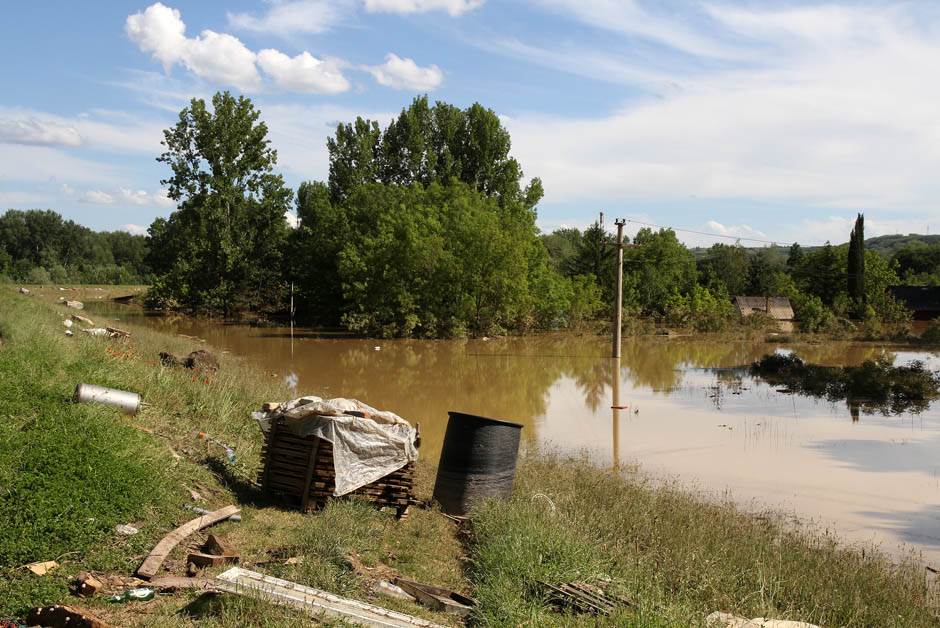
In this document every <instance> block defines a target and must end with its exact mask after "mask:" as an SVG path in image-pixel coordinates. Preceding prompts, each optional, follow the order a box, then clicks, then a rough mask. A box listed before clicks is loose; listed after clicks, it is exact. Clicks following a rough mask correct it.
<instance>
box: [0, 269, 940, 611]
mask: <svg viewBox="0 0 940 628" xmlns="http://www.w3.org/2000/svg"><path fill="white" fill-rule="evenodd" d="M66 313H67V311H66V310H65V308H63V307H61V306H54V305H50V304H48V303H45V302H41V300H40V298H26V297H21V296H20V295H17V294H14V293H13V292H12V291H11V290H10V289H9V288H3V289H2V290H0V334H2V338H3V340H2V342H3V344H2V347H0V461H2V463H0V521H2V522H3V525H2V526H0V616H3V615H5V614H13V613H20V612H22V610H23V609H24V608H26V607H28V606H29V605H31V604H36V603H40V602H51V601H55V600H60V599H65V598H66V597H67V593H66V583H67V579H68V576H70V575H73V574H74V573H75V572H77V571H78V570H80V569H92V570H98V571H102V572H105V573H117V574H125V575H126V574H130V573H132V572H133V570H134V569H136V567H137V566H138V564H139V561H140V557H141V556H142V555H144V554H146V552H147V551H148V550H149V548H150V547H151V546H152V544H153V543H155V542H156V540H158V539H159V538H160V537H161V536H162V535H163V534H165V533H166V532H167V531H168V530H169V529H171V528H172V527H173V526H174V525H177V524H179V523H181V522H182V521H184V520H186V519H187V518H188V515H189V513H187V512H185V511H183V510H182V509H181V505H182V504H183V503H184V502H185V501H187V500H188V499H189V489H196V490H198V491H199V492H201V493H202V494H203V495H204V496H205V497H206V498H207V500H208V504H204V505H206V506H207V507H220V506H222V505H226V504H228V503H232V502H237V503H240V504H241V505H242V507H243V509H244V521H243V522H242V523H225V524H222V525H220V526H217V527H216V528H215V529H214V530H213V531H214V532H216V533H219V534H222V535H223V536H224V537H226V538H228V539H229V540H230V541H231V542H232V543H233V544H234V545H235V546H236V547H237V548H238V549H239V551H240V552H241V554H242V557H243V561H244V562H245V563H247V564H250V563H251V562H253V561H256V560H264V559H266V558H268V556H267V554H266V553H265V552H266V550H269V549H273V548H278V549H282V550H284V551H285V552H287V554H289V555H300V556H304V558H305V560H304V562H303V563H302V564H299V565H290V566H287V565H274V564H271V565H265V566H262V567H258V569H259V570H261V571H265V572H267V573H270V574H272V575H276V576H280V577H285V578H288V579H291V580H295V581H299V582H303V583H305V584H309V585H312V586H318V587H321V588H325V589H328V590H330V591H334V592H336V593H339V594H343V595H349V596H351V597H357V598H360V599H370V598H369V593H368V591H367V590H366V588H365V584H364V583H363V581H362V580H361V579H360V578H359V577H358V576H357V575H356V574H355V572H353V571H352V570H351V569H350V568H349V567H348V566H347V565H346V563H345V560H344V557H345V556H346V555H347V554H348V553H349V552H350V551H355V552H357V553H359V554H360V555H361V556H362V558H363V560H364V561H365V562H366V563H376V562H382V563H385V564H388V565H390V566H392V567H395V568H396V569H399V570H400V571H402V572H404V573H405V574H406V575H410V576H412V577H414V578H416V579H418V580H423V581H426V582H434V583H438V584H441V585H445V586H451V587H453V588H458V589H462V590H465V591H472V592H473V594H474V595H475V596H476V597H477V598H478V599H479V600H480V602H481V607H480V614H479V620H480V623H482V624H486V625H516V624H520V623H525V622H529V623H530V624H532V625H546V624H563V625H570V624H579V623H584V624H587V625H594V622H593V620H592V619H589V618H576V617H568V616H560V615H558V614H555V613H553V612H552V611H550V610H549V608H548V607H546V605H545V604H544V600H542V598H541V596H540V594H539V592H538V591H537V590H536V589H535V588H534V587H533V586H532V585H531V583H532V582H533V581H534V580H535V579H542V580H548V581H555V582H557V581H563V580H573V579H588V580H589V579H592V578H595V577H604V578H609V579H611V581H612V586H613V587H614V588H616V589H618V590H620V591H621V592H623V593H625V594H627V595H628V596H629V597H631V598H632V599H634V600H635V601H636V608H635V609H627V610H624V611H623V613H622V614H621V615H620V616H618V617H615V618H611V621H610V623H612V624H619V625H625V624H635V625H656V626H660V625H675V626H685V625H689V624H695V623H697V622H700V621H701V618H702V617H704V616H705V615H706V614H708V613H709V612H711V611H713V610H731V611H735V612H738V613H741V614H746V615H750V616H757V615H767V616H774V617H787V618H791V619H804V620H809V621H814V622H817V623H821V624H823V625H829V626H836V625H846V626H849V625H851V626H872V625H885V626H887V625H903V626H918V625H937V624H938V619H937V618H938V606H937V599H936V590H935V589H934V588H933V587H932V586H931V587H928V586H927V585H926V583H925V580H924V572H923V567H922V566H920V565H917V564H916V563H910V564H906V565H902V566H900V567H898V566H893V565H892V564H891V563H890V562H888V561H886V560H885V559H883V558H882V557H880V556H879V555H878V554H877V553H872V552H870V551H869V552H866V553H865V554H864V555H863V554H862V553H861V552H857V551H847V550H842V549H840V548H839V546H838V544H837V543H836V541H835V540H834V539H833V538H831V537H828V536H823V537H817V536H811V535H808V534H800V533H794V532H788V531H786V530H785V529H784V528H783V527H782V526H781V525H780V524H778V523H776V520H775V518H773V517H760V518H755V517H753V516H748V515H744V514H742V513H740V512H738V511H737V510H736V509H735V508H733V507H732V506H730V505H727V504H710V503H706V502H703V501H702V500H700V499H698V498H696V497H694V496H690V495H688V494H686V493H683V492H681V491H675V490H672V489H669V488H661V487H660V488H652V487H651V486H649V485H647V484H646V483H645V482H644V481H643V480H642V479H641V478H638V477H633V476H629V477H627V479H626V481H624V478H623V477H621V476H615V475H611V474H609V473H606V472H604V471H600V470H597V469H594V468H592V467H590V466H589V465H587V464H586V463H582V462H579V461H573V460H555V459H552V458H551V457H532V458H530V459H527V460H525V461H524V462H523V463H522V465H521V466H520V472H519V473H520V475H519V481H518V484H517V490H516V495H515V497H514V498H513V499H512V500H511V501H509V502H507V503H494V504H490V505H488V506H486V507H484V508H483V509H481V511H480V512H479V513H478V514H477V516H476V517H475V519H474V522H473V525H472V534H471V535H470V536H469V537H468V538H465V537H458V535H457V534H456V532H457V531H456V530H455V529H454V528H453V526H452V525H451V524H450V523H449V522H448V521H447V520H446V519H445V518H444V517H442V516H441V515H439V514H437V513H436V512H433V511H422V510H415V511H414V513H413V515H412V517H411V518H410V519H409V520H407V521H406V522H403V523H397V522H395V521H394V519H393V518H391V517H390V516H389V515H388V514H386V513H379V512H376V511H374V510H373V509H371V508H369V507H367V506H363V505H360V504H355V503H347V502H337V503H333V504H331V505H330V506H329V507H328V508H327V509H326V510H325V511H324V512H323V513H321V514H319V515H315V516H313V515H308V516H304V515H300V514H298V513H294V512H289V511H284V510H281V509H277V508H274V507H270V506H267V505H265V504H264V503H263V501H262V500H260V498H259V496H258V495H257V493H256V492H255V491H254V490H253V488H252V487H251V486H250V483H249V482H248V480H249V479H250V478H252V477H254V474H255V471H256V468H257V465H258V452H259V446H260V438H259V435H258V432H257V429H256V427H255V426H254V425H252V424H251V422H250V420H249V419H248V412H249V411H250V410H251V409H254V408H256V407H257V406H258V405H259V404H260V403H261V402H262V401H264V400H271V399H284V398H286V397H287V396H288V395H287V391H285V390H283V389H281V387H280V384H279V383H278V381H277V380H276V379H274V378H272V377H271V374H265V373H262V372H260V371H258V370H257V369H254V368H252V367H251V366H249V365H245V364H242V363H241V362H240V361H239V360H237V359H234V358H231V357H224V358H223V363H222V370H221V371H220V373H219V374H218V375H217V376H215V377H213V378H212V379H211V380H209V381H208V382H206V380H204V379H202V378H194V377H193V376H192V373H190V372H189V371H185V370H182V371H180V370H170V369H165V368H163V367H161V366H158V365H157V363H156V361H155V356H156V354H157V352H159V351H162V350H169V351H173V352H176V353H184V352H186V351H189V350H191V349H192V348H193V347H192V346H191V343H189V342H188V341H186V340H184V339H181V338H176V337H171V336H167V335H162V334H158V333H155V332H152V331H150V330H146V329H138V328H134V329H132V331H133V339H132V341H131V342H130V343H127V344H122V343H109V342H108V341H104V340H100V339H94V338H90V337H85V336H83V335H81V334H78V335H76V337H74V338H66V337H65V336H64V335H63V334H62V329H63V328H62V325H61V318H62V317H63V316H64V315H65V314H66ZM79 381H85V382H90V383H100V384H104V385H110V386H114V387H117V388H123V389H128V390H135V391H139V392H140V393H141V394H142V395H143V397H144V399H145V400H146V401H147V402H148V403H150V404H151V405H150V406H149V407H147V408H146V409H145V410H144V411H143V412H142V413H141V414H140V415H139V416H137V417H135V418H133V419H130V418H126V417H121V416H120V415H118V414H117V413H116V412H114V411H113V410H110V409H108V408H100V407H94V406H84V405H75V404H72V403H69V401H68V397H69V395H70V393H71V390H72V389H73V387H74V385H75V383H76V382H79ZM370 401H372V402H374V403H378V404H381V400H370ZM135 426H136V427H135ZM141 427H143V428H147V429H150V430H153V431H155V432H157V433H159V434H160V436H158V435H154V434H150V433H147V432H145V431H142V430H140V429H138V428H141ZM197 430H204V431H206V432H207V433H209V434H212V435H214V436H217V437H218V438H219V439H221V440H223V441H226V442H228V443H230V444H231V445H233V446H234V447H235V449H236V450H237V452H238V463H237V464H236V465H235V466H234V467H230V466H226V465H225V464H223V463H222V462H221V461H220V459H219V458H218V454H219V453H220V452H215V451H211V450H210V451H209V452H208V454H207V452H206V450H205V449H204V448H203V447H202V446H200V444H199V443H198V441H197V440H196V439H195V437H194V435H195V432H196V431H197ZM171 448H172V450H173V452H175V453H176V454H177V455H179V456H180V458H181V459H180V460H176V459H175V458H174V456H173V453H171ZM432 474H433V470H432V469H431V468H430V467H429V466H427V465H422V466H420V475H419V483H420V486H419V497H427V496H428V494H429V492H430V487H431V481H432ZM115 523H133V524H135V525H137V526H138V527H140V528H141V533H140V534H138V535H136V536H133V537H129V538H124V537H117V536H116V535H115V534H114V533H113V532H112V528H113V525H114V524H115ZM203 538H204V535H196V536H194V537H193V539H192V540H193V544H198V543H199V542H201V541H202V539H203ZM459 538H463V540H464V543H465V545H464V546H462V545H461V542H460V540H459ZM182 555H183V550H182V549H179V550H177V551H176V553H175V554H174V555H173V556H172V557H171V559H170V560H169V561H168V563H167V566H168V569H170V570H173V571H174V573H177V574H179V573H181V572H182V568H183V566H182V564H181V558H182ZM49 559H58V560H59V561H60V562H61V563H62V565H63V566H62V567H61V568H60V569H59V570H57V571H55V572H52V574H50V575H47V576H45V577H42V578H39V577H36V576H33V575H31V574H29V573H28V572H26V571H25V570H23V569H17V567H18V566H20V565H22V564H24V563H26V562H29V561H33V560H49ZM377 602H378V603H382V604H385V605H389V606H392V607H395V608H399V609H401V610H405V611H407V612H410V613H414V614H424V615H426V616H431V617H433V615H428V614H427V613H426V612H425V611H423V610H422V609H420V608H419V607H416V606H413V605H409V604H405V603H392V602H390V601H386V600H377ZM86 604H87V605H89V606H92V607H93V608H94V610H95V611H96V612H98V613H99V614H101V615H104V616H105V617H106V618H108V619H111V620H112V621H113V622H114V623H115V624H117V625H161V626H186V625H193V624H196V623H198V624H199V625H211V626H240V625H268V626H285V625H304V624H306V623H308V622H307V620H306V619H305V618H304V617H302V616H300V615H298V614H296V613H292V612H289V611H283V610H279V609H274V608H272V607H269V606H267V605H265V604H263V603H261V602H258V601H254V600H248V599H243V598H234V597H229V596H222V597H220V598H219V599H217V600H214V601H211V602H208V603H202V602H200V601H195V596H194V595H186V594H180V595H175V596H171V597H166V598H163V599H160V600H157V601H154V602H148V603H142V604H134V605H125V606H119V607H107V606H106V605H104V604H103V603H101V602H98V601H94V602H88V603H86ZM435 619H437V620H438V621H446V620H445V619H443V618H440V617H435Z"/></svg>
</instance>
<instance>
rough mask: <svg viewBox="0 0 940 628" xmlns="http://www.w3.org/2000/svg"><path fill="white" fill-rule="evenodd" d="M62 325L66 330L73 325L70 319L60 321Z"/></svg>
mask: <svg viewBox="0 0 940 628" xmlns="http://www.w3.org/2000/svg"><path fill="white" fill-rule="evenodd" d="M62 324H63V325H65V327H66V328H69V327H71V326H72V325H73V323H72V319H71V318H67V319H65V320H64V321H62Z"/></svg>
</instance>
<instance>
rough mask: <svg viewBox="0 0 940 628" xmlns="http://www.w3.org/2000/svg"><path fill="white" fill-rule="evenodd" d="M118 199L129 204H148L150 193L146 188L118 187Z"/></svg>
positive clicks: (149, 202)
mask: <svg viewBox="0 0 940 628" xmlns="http://www.w3.org/2000/svg"><path fill="white" fill-rule="evenodd" d="M120 199H121V201H122V202H124V203H130V204H131V205H150V204H151V199H150V194H148V193H147V191H146V190H130V189H128V188H121V189H120Z"/></svg>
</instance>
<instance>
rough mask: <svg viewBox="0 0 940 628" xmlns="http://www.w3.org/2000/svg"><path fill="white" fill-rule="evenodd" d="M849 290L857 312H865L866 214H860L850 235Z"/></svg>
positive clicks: (847, 271)
mask: <svg viewBox="0 0 940 628" xmlns="http://www.w3.org/2000/svg"><path fill="white" fill-rule="evenodd" d="M846 281H847V288H848V289H847V292H848V294H849V298H850V299H852V302H853V304H854V305H855V309H856V314H857V315H859V316H862V315H864V312H865V301H866V295H865V216H864V215H862V214H859V215H858V218H857V219H856V220H855V227H854V228H853V229H852V234H851V236H850V237H849V252H848V263H847V268H846Z"/></svg>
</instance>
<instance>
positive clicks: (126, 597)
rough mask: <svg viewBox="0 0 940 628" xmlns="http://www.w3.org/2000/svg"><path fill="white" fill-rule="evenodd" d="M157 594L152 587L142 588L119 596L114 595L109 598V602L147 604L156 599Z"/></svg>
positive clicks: (130, 590)
mask: <svg viewBox="0 0 940 628" xmlns="http://www.w3.org/2000/svg"><path fill="white" fill-rule="evenodd" d="M154 595H155V592H154V590H153V589H151V588H150V587H140V588H137V589H128V590H127V591H125V592H124V593H121V594H119V595H112V596H111V597H109V598H107V600H108V601H109V602H112V603H115V604H123V603H124V602H146V601H147V600H152V599H153V598H154Z"/></svg>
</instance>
